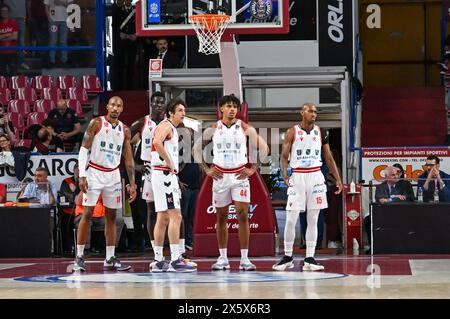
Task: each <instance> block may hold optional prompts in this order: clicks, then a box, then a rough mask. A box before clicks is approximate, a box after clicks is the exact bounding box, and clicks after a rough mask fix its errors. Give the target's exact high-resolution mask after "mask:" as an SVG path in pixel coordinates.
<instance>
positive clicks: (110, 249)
mask: <svg viewBox="0 0 450 319" xmlns="http://www.w3.org/2000/svg"><path fill="white" fill-rule="evenodd" d="M115 249H116V246H106V260H109V259H110V258H111V257H112V256H114V250H115Z"/></svg>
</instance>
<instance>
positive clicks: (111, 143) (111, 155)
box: [89, 116, 125, 170]
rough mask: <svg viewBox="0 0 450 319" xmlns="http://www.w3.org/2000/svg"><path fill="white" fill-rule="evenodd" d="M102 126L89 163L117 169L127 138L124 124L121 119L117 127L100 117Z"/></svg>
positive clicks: (93, 145) (95, 140)
mask: <svg viewBox="0 0 450 319" xmlns="http://www.w3.org/2000/svg"><path fill="white" fill-rule="evenodd" d="M100 120H101V122H102V126H101V128H100V130H99V131H98V132H97V134H95V136H94V140H93V141H92V147H91V153H90V155H89V165H90V166H93V167H94V168H98V169H100V170H102V169H101V168H106V169H116V168H117V167H118V166H119V164H120V158H121V157H122V148H123V142H124V140H125V131H124V125H123V123H122V122H121V121H119V122H118V123H117V125H116V126H115V127H113V125H112V124H111V123H110V122H108V121H107V120H106V118H105V117H104V116H101V117H100Z"/></svg>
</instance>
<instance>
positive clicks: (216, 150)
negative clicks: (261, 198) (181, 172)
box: [194, 94, 268, 270]
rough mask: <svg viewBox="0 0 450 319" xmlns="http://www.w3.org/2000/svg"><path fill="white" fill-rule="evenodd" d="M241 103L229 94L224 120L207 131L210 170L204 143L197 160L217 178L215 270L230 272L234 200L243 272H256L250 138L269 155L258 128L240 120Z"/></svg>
mask: <svg viewBox="0 0 450 319" xmlns="http://www.w3.org/2000/svg"><path fill="white" fill-rule="evenodd" d="M240 105H241V102H240V101H239V99H238V98H237V97H236V96H234V95H233V94H231V95H225V96H223V97H222V99H221V100H220V111H221V112H222V119H221V120H219V121H217V122H216V123H215V124H214V125H213V127H211V128H209V129H207V130H205V133H204V138H203V146H205V145H206V144H208V143H209V142H210V141H211V140H212V142H213V165H212V166H211V167H208V166H207V165H206V163H205V161H204V160H203V156H202V151H201V141H198V142H197V143H196V145H195V151H194V155H195V156H196V158H195V160H196V161H197V162H199V163H201V166H202V168H203V170H204V171H205V173H206V174H207V175H208V176H210V177H212V178H213V196H212V197H213V198H212V200H213V205H214V207H215V209H216V214H217V227H216V233H217V241H218V246H219V253H220V256H219V258H218V260H217V262H216V263H214V264H213V265H212V267H211V268H212V269H213V270H226V269H230V264H229V262H228V256H227V246H228V227H227V221H228V211H229V206H230V204H231V203H232V202H233V201H234V205H235V208H236V213H237V219H238V222H239V243H240V246H241V261H240V265H239V269H240V270H256V266H255V265H254V264H253V263H251V262H250V260H249V258H248V246H249V240H250V228H249V224H248V209H249V204H250V183H249V180H248V178H249V177H250V176H251V175H253V174H254V173H255V171H256V170H257V168H258V165H257V163H256V161H252V162H253V164H252V167H251V168H248V167H246V165H247V163H248V158H247V137H248V138H249V140H250V147H252V148H253V149H256V148H258V149H259V150H260V154H261V155H262V156H266V155H267V153H268V147H267V144H266V142H265V141H264V140H263V139H262V138H261V137H260V136H259V135H258V133H257V132H256V130H255V128H253V127H252V126H250V125H248V124H247V123H244V122H242V121H241V120H238V119H237V118H236V115H237V113H238V107H240Z"/></svg>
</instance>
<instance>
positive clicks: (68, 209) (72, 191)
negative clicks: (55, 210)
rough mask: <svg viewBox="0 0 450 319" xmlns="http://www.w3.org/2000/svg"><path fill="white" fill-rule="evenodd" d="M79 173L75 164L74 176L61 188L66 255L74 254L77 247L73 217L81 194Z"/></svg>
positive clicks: (63, 241) (62, 225)
mask: <svg viewBox="0 0 450 319" xmlns="http://www.w3.org/2000/svg"><path fill="white" fill-rule="evenodd" d="M79 172H80V171H79V169H78V164H75V167H74V168H73V176H70V177H68V178H66V179H64V180H63V181H62V183H61V187H60V188H59V195H58V196H59V208H60V214H59V216H60V217H61V238H62V248H63V252H64V253H66V254H73V252H74V250H73V249H74V247H75V246H74V241H73V235H72V229H73V219H72V217H73V216H74V215H75V214H74V213H75V196H76V195H77V194H78V193H79V192H80V187H79V186H78V178H79ZM62 197H64V203H63V201H62V199H61V198H62Z"/></svg>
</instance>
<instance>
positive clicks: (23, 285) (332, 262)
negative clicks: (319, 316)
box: [0, 254, 450, 299]
mask: <svg viewBox="0 0 450 319" xmlns="http://www.w3.org/2000/svg"><path fill="white" fill-rule="evenodd" d="M121 260H122V261H123V262H128V263H130V264H131V265H132V269H131V271H129V272H125V273H123V272H122V273H121V272H103V270H102V263H103V259H100V258H89V259H87V261H88V262H87V267H88V269H87V271H86V272H85V273H83V274H72V273H71V272H70V265H71V263H72V262H73V259H68V258H49V259H0V298H1V299H6V298H7V299H228V298H232V299H306V298H313V299H316V298H320V299H322V298H325V299H327V298H331V299H336V298H338V299H340V298H345V299H347V298H358V299H361V298H362V299H366V298H369V299H378V298H383V299H385V298H387V299H410V298H414V299H417V298H419V299H423V298H439V299H442V298H444V299H447V298H450V255H377V256H370V255H359V256H353V255H348V256H347V255H333V254H329V255H328V254H325V255H319V256H317V260H318V261H319V262H320V263H322V264H323V265H324V266H325V271H323V272H314V273H311V272H303V271H301V266H300V264H301V263H302V261H303V259H302V258H301V257H300V256H297V257H296V258H295V267H294V269H290V270H289V271H286V272H275V271H272V269H271V266H272V265H273V264H274V263H275V262H276V261H277V260H278V258H276V257H261V258H253V259H252V261H253V262H254V263H255V264H256V265H257V271H255V272H243V271H239V270H238V265H239V259H238V258H230V260H231V270H230V271H227V272H224V271H220V272H216V271H214V272H213V271H211V270H210V267H211V265H212V264H213V263H214V262H215V259H213V258H198V259H194V260H195V261H196V262H197V263H198V265H199V266H198V272H196V273H190V274H179V273H161V274H152V273H150V272H149V262H150V258H145V257H135V258H121ZM371 273H372V274H373V275H371Z"/></svg>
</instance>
